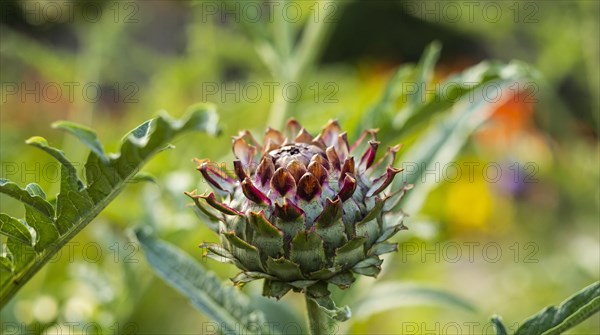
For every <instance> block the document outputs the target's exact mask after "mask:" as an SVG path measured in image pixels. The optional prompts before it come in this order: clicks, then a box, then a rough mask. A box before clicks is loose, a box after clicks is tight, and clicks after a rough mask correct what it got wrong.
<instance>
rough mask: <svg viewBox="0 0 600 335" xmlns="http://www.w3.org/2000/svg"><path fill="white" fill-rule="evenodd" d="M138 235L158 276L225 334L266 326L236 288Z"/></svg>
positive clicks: (139, 231) (185, 257)
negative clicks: (224, 283) (220, 327)
mask: <svg viewBox="0 0 600 335" xmlns="http://www.w3.org/2000/svg"><path fill="white" fill-rule="evenodd" d="M135 233H136V236H137V239H138V241H139V242H140V245H141V246H142V249H143V250H144V254H145V255H146V259H147V260H148V263H149V264H150V265H151V266H152V268H153V269H154V271H155V272H156V274H157V275H158V276H159V277H161V278H162V279H163V280H165V281H166V282H167V283H169V284H170V285H171V286H172V287H173V288H175V289H176V290H177V291H179V292H180V293H181V294H183V295H184V296H186V297H187V298H188V299H190V301H191V302H192V304H193V305H194V306H195V307H196V308H198V310H200V311H201V312H202V313H204V314H206V316H207V317H209V318H210V319H211V320H213V321H214V322H217V323H219V325H221V326H222V327H224V329H222V330H223V332H226V331H232V330H236V331H242V332H243V333H248V329H249V328H251V327H253V326H255V325H259V326H261V325H262V324H263V323H264V316H263V315H262V313H261V312H260V311H259V310H256V309H254V308H253V306H252V305H251V304H250V300H249V299H248V297H247V296H245V295H243V294H242V293H241V292H240V291H238V290H237V289H235V288H234V287H231V286H225V285H223V284H222V283H221V282H220V281H219V279H218V278H217V277H216V276H215V275H214V274H213V273H212V272H210V271H207V270H206V269H204V267H203V266H202V265H201V264H200V263H198V262H197V261H196V260H194V259H193V258H191V257H190V256H188V255H187V254H185V253H184V252H183V251H181V250H179V249H177V248H176V247H174V246H172V245H170V244H168V243H166V242H163V241H160V240H158V239H157V238H155V237H154V236H152V235H151V234H149V233H148V232H145V231H144V230H143V229H137V230H136V232H135ZM240 327H243V328H244V329H240Z"/></svg>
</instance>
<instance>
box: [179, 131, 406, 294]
mask: <svg viewBox="0 0 600 335" xmlns="http://www.w3.org/2000/svg"><path fill="white" fill-rule="evenodd" d="M376 133H377V130H367V131H365V132H363V134H362V135H361V136H360V138H359V139H358V140H357V141H356V142H355V143H353V144H352V145H349V143H348V139H347V135H346V133H345V132H342V130H341V128H340V126H339V124H338V122H337V121H330V122H329V123H328V124H327V125H326V126H325V127H324V128H323V130H322V131H321V133H320V134H319V135H318V136H316V137H313V136H312V135H311V134H310V133H309V132H308V131H307V130H306V129H305V128H303V127H302V126H301V125H300V123H298V122H297V121H296V120H294V119H291V120H289V121H288V122H287V125H286V129H285V131H284V132H283V133H281V132H279V131H277V130H275V129H272V128H268V129H267V130H266V132H265V135H264V140H263V143H262V144H261V143H259V142H258V141H256V140H255V138H254V136H252V134H251V133H250V132H248V131H244V132H241V133H240V134H239V136H237V137H234V138H233V153H234V154H235V156H236V157H237V160H235V161H234V162H233V170H232V171H231V173H230V172H229V171H223V169H219V168H217V166H216V164H211V163H210V162H207V161H199V166H198V170H199V171H200V173H201V174H202V176H203V178H204V180H206V182H207V183H208V184H209V185H210V187H211V188H212V189H213V192H212V193H209V194H203V195H198V194H196V193H195V192H191V193H186V194H187V195H188V196H190V197H191V198H192V199H194V203H195V204H196V206H197V207H198V209H199V210H198V211H197V212H198V213H200V214H201V215H202V216H203V217H205V218H207V219H208V220H210V221H211V222H212V223H213V224H212V225H211V227H212V228H213V229H214V230H215V231H216V232H217V233H218V234H219V235H220V237H221V243H219V244H210V243H208V244H203V247H206V249H207V254H208V256H210V257H211V258H214V259H218V260H221V261H225V262H231V263H233V264H235V265H236V266H237V267H238V268H240V269H241V270H242V272H241V273H239V274H238V275H237V276H235V277H234V278H232V280H233V282H234V283H235V284H236V285H243V284H245V283H247V282H249V281H252V280H257V279H265V282H264V288H263V294H264V295H266V296H271V297H275V298H278V299H279V298H281V297H282V296H283V295H285V294H286V293H287V292H288V291H290V290H294V291H303V292H306V293H307V294H309V295H311V296H312V297H313V298H314V299H320V298H322V297H323V296H327V295H328V291H327V286H328V284H333V285H337V286H339V287H341V288H347V287H349V286H350V285H351V284H352V283H353V282H354V280H355V277H354V276H355V275H356V274H360V275H365V276H372V277H376V276H377V275H378V274H379V272H380V270H381V263H382V262H383V261H382V259H381V258H380V257H379V256H381V255H382V254H385V253H389V252H393V251H396V250H397V245H396V244H393V243H389V242H387V240H389V239H390V238H391V237H392V236H393V235H394V234H396V233H397V232H398V231H400V230H402V229H405V227H404V226H403V225H402V217H403V216H404V215H403V214H402V213H401V212H400V213H393V212H392V210H393V209H394V208H395V207H397V206H396V205H397V204H398V202H399V201H400V199H401V198H402V196H403V195H404V193H405V192H406V191H407V190H408V189H410V185H406V184H405V185H404V187H403V188H401V189H400V190H396V191H395V192H392V191H391V190H389V189H390V188H391V185H392V181H393V180H394V177H395V176H396V175H397V174H398V173H400V172H401V170H400V169H396V168H394V167H392V164H393V162H394V160H395V156H396V152H397V151H398V150H399V149H400V146H394V147H390V148H388V150H387V152H386V153H385V154H384V155H383V157H381V158H380V159H379V160H377V161H376V160H375V158H376V154H377V150H378V148H379V144H380V143H379V142H378V141H377V140H376Z"/></svg>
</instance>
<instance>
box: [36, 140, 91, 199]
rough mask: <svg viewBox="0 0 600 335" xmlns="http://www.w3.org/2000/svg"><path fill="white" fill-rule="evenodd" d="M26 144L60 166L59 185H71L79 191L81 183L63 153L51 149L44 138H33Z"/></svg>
mask: <svg viewBox="0 0 600 335" xmlns="http://www.w3.org/2000/svg"><path fill="white" fill-rule="evenodd" d="M25 143H26V144H29V145H31V146H34V147H36V148H38V149H40V150H42V151H44V152H46V153H47V154H49V155H50V156H52V157H54V159H56V160H57V161H58V162H59V163H60V165H61V172H60V176H61V184H62V183H68V184H70V185H72V188H76V189H77V190H81V189H82V188H83V182H82V181H81V180H80V179H79V177H78V176H77V170H75V167H74V166H73V164H72V163H71V161H69V159H68V158H67V157H66V156H65V154H64V152H62V151H61V150H58V149H56V148H53V147H51V146H50V145H49V144H48V141H46V139H45V138H43V137H40V136H34V137H31V138H29V139H28V140H27V141H25Z"/></svg>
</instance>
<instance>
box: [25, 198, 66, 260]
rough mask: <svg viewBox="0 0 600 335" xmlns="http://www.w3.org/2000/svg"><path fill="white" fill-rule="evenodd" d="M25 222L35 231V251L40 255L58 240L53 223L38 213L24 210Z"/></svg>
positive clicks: (27, 209) (28, 209)
mask: <svg viewBox="0 0 600 335" xmlns="http://www.w3.org/2000/svg"><path fill="white" fill-rule="evenodd" d="M25 221H26V222H27V224H28V225H29V226H30V227H32V228H33V229H34V230H35V231H36V241H35V245H34V249H35V251H37V252H39V253H41V252H43V251H44V250H45V249H46V248H47V247H49V246H50V245H52V244H53V243H55V242H56V241H57V240H58V238H59V235H58V229H56V226H55V225H54V221H53V220H51V219H49V218H48V217H46V216H44V215H42V214H41V213H40V212H38V211H36V210H33V209H31V208H25Z"/></svg>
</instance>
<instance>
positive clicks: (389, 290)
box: [353, 282, 475, 320]
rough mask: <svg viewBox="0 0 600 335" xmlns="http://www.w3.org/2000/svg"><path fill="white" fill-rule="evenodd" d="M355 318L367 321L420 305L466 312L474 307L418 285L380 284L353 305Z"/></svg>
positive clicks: (453, 297)
mask: <svg viewBox="0 0 600 335" xmlns="http://www.w3.org/2000/svg"><path fill="white" fill-rule="evenodd" d="M353 305H354V306H356V307H354V311H355V314H356V318H358V319H363V320H364V319H367V318H369V317H371V316H372V315H375V314H377V313H381V312H384V311H389V310H391V309H394V308H399V307H407V306H420V305H436V306H440V305H446V306H448V307H453V308H454V307H458V308H461V309H464V310H466V311H471V312H473V311H475V307H473V305H472V304H471V303H469V302H467V301H466V300H464V299H462V298H460V297H458V296H455V295H454V294H452V293H450V292H446V291H442V290H439V289H436V288H431V287H426V286H422V285H419V284H407V283H399V282H381V283H378V284H375V285H374V286H373V287H372V288H371V289H370V290H369V291H368V294H365V295H364V296H363V297H362V298H361V299H359V300H358V302H356V303H354V304H353Z"/></svg>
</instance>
